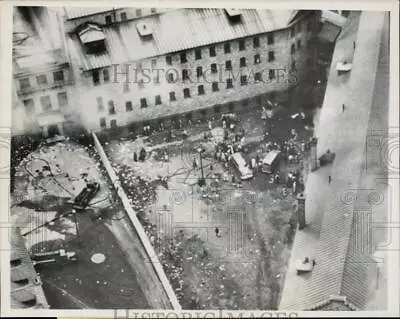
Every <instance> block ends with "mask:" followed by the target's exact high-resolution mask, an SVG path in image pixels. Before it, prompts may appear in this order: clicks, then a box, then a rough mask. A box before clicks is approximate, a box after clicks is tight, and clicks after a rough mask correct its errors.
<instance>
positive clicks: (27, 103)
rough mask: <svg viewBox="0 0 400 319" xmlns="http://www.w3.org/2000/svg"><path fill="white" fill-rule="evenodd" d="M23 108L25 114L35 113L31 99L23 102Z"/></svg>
mask: <svg viewBox="0 0 400 319" xmlns="http://www.w3.org/2000/svg"><path fill="white" fill-rule="evenodd" d="M24 107H25V111H26V113H27V114H33V113H35V104H34V103H33V99H28V100H24Z"/></svg>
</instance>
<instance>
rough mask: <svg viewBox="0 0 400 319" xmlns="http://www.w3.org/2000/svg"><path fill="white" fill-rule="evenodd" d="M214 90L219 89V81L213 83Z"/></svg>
mask: <svg viewBox="0 0 400 319" xmlns="http://www.w3.org/2000/svg"><path fill="white" fill-rule="evenodd" d="M212 91H213V92H217V91H219V88H218V82H213V83H212Z"/></svg>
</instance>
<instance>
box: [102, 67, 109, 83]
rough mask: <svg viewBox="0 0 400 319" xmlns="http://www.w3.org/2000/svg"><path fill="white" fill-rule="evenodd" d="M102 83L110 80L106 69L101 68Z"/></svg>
mask: <svg viewBox="0 0 400 319" xmlns="http://www.w3.org/2000/svg"><path fill="white" fill-rule="evenodd" d="M103 78H104V83H108V82H110V72H108V70H107V69H105V70H103Z"/></svg>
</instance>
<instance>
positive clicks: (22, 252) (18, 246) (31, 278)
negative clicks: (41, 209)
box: [10, 227, 48, 308]
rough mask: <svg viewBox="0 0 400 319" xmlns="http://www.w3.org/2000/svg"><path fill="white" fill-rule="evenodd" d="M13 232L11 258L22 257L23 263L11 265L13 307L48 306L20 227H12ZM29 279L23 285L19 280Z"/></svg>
mask: <svg viewBox="0 0 400 319" xmlns="http://www.w3.org/2000/svg"><path fill="white" fill-rule="evenodd" d="M10 231H11V232H12V233H11V251H12V253H11V256H12V257H11V260H15V259H21V264H20V265H18V266H15V267H14V266H11V269H10V272H11V278H10V279H11V307H12V308H27V307H32V306H34V307H37V308H48V304H47V301H46V298H45V296H44V292H43V289H42V286H41V284H40V280H38V275H37V274H36V270H35V268H34V267H33V263H32V260H31V259H30V257H29V254H28V251H27V250H26V248H25V242H24V239H23V237H22V236H21V234H20V230H19V228H16V227H12V228H11V230H10ZM25 279H27V280H28V283H23V285H22V286H21V285H20V284H17V282H19V281H21V280H25Z"/></svg>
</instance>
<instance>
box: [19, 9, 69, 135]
mask: <svg viewBox="0 0 400 319" xmlns="http://www.w3.org/2000/svg"><path fill="white" fill-rule="evenodd" d="M14 21H16V23H15V26H14V39H13V40H14V43H13V85H12V88H13V96H12V103H13V110H12V122H13V123H12V125H13V126H12V127H13V130H12V135H13V136H18V135H24V134H26V135H36V134H38V135H43V136H44V137H48V136H54V135H57V134H58V135H62V134H64V133H65V128H66V127H67V126H68V123H73V122H74V121H75V120H76V119H75V118H74V116H73V113H74V108H73V106H74V105H75V104H74V103H73V101H72V99H73V85H74V80H73V75H72V69H71V67H70V63H69V59H68V55H67V52H66V50H65V46H64V42H63V41H62V32H63V31H62V29H61V28H59V27H60V25H61V23H60V21H59V20H58V15H57V13H56V12H52V11H49V10H47V9H43V8H40V7H38V8H37V9H34V8H32V7H29V8H25V7H21V8H18V9H15V10H14ZM46 23H47V26H46V25H45V24H46ZM50 26H52V29H53V31H54V29H55V31H54V32H53V31H50V30H51V28H50Z"/></svg>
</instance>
